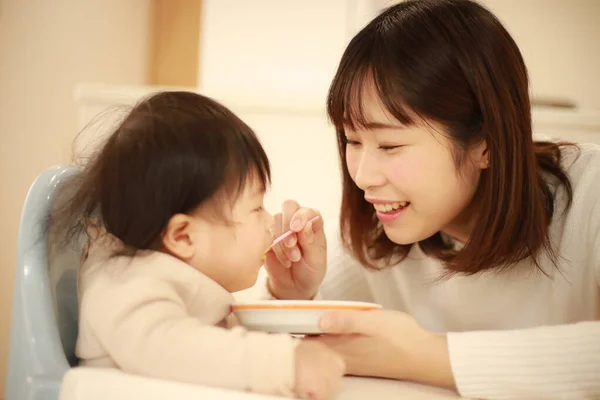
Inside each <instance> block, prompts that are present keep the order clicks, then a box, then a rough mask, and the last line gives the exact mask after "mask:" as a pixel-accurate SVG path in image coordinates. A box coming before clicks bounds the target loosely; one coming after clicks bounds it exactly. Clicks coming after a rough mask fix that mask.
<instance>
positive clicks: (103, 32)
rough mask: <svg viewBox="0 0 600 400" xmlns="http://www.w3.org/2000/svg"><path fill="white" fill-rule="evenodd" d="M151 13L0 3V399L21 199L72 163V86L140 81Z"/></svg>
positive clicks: (118, 2) (141, 2) (132, 3)
mask: <svg viewBox="0 0 600 400" xmlns="http://www.w3.org/2000/svg"><path fill="white" fill-rule="evenodd" d="M149 12H150V1H149V0H126V1H123V0H54V1H46V0H0V52H1V53H0V184H1V186H2V188H1V189H0V205H1V207H0V222H2V229H0V243H2V251H1V252H0V398H2V397H3V395H4V379H5V375H6V373H5V372H6V370H5V365H6V358H7V342H8V326H9V318H10V305H11V302H12V294H13V277H14V265H15V262H16V248H17V243H16V238H17V231H18V222H19V216H20V212H21V207H22V204H23V200H24V198H25V194H26V192H27V190H28V188H29V185H30V184H31V182H32V181H33V179H34V178H35V176H36V175H37V174H38V173H39V172H40V171H41V170H42V169H44V168H46V167H48V166H50V165H53V164H58V163H62V162H67V161H68V160H69V159H70V153H71V144H72V141H73V138H74V136H75V134H76V131H77V118H76V115H77V114H76V113H77V109H76V103H75V102H74V101H73V96H72V91H73V87H74V86H75V85H76V84H77V83H79V82H81V81H95V82H105V83H114V84H126V83H128V84H144V83H146V81H147V80H146V78H147V71H146V64H147V60H148V44H147V39H148V27H149Z"/></svg>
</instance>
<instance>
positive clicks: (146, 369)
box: [82, 278, 297, 396]
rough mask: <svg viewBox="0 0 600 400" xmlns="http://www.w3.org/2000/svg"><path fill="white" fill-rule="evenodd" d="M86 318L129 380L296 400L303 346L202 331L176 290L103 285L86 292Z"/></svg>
mask: <svg viewBox="0 0 600 400" xmlns="http://www.w3.org/2000/svg"><path fill="white" fill-rule="evenodd" d="M113 283H114V282H113ZM146 288H151V290H152V291H151V293H150V292H149V291H148V290H146ZM94 292H95V293H94ZM90 299H94V300H96V301H90ZM99 299H101V301H98V300H99ZM82 317H84V318H85V321H82V323H87V324H88V326H90V327H92V330H93V333H94V334H95V335H96V336H97V339H98V341H99V342H100V343H101V345H102V346H103V347H104V348H105V349H106V351H107V352H108V353H109V355H110V357H111V358H112V359H113V360H114V362H115V363H116V364H117V365H118V366H119V368H121V369H122V370H124V371H126V372H130V373H134V374H139V375H144V376H150V377H155V378H161V379H170V380H176V381H181V382H188V383H196V384H206V385H211V386H220V387H225V388H232V389H238V390H251V391H254V392H262V393H269V394H279V395H288V396H289V395H292V394H293V389H294V384H295V382H294V381H295V364H294V363H295V349H296V346H297V341H295V340H294V339H292V338H291V337H289V336H288V335H269V334H266V333H259V332H248V331H246V330H245V329H243V328H241V327H234V328H233V329H230V330H227V329H223V328H219V327H215V326H210V325H205V324H202V323H201V322H200V321H199V320H198V319H196V318H194V317H190V316H188V315H187V313H186V307H185V304H183V302H182V300H181V298H180V297H179V295H178V293H177V291H176V288H175V287H174V286H173V285H171V284H170V283H169V282H160V283H159V284H158V285H157V282H156V281H153V282H151V284H148V282H144V278H140V279H137V280H135V281H131V282H123V284H117V285H114V284H111V283H109V282H106V281H105V282H97V284H94V286H93V287H90V288H88V291H87V292H86V296H85V298H84V299H83V302H82Z"/></svg>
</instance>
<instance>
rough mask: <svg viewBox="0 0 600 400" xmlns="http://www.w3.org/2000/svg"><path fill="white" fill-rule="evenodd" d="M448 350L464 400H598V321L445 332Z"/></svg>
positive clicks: (599, 377)
mask: <svg viewBox="0 0 600 400" xmlns="http://www.w3.org/2000/svg"><path fill="white" fill-rule="evenodd" d="M448 350H449V355H450V363H451V365H452V371H453V374H454V379H455V381H456V385H457V388H458V391H459V392H460V394H461V395H463V396H466V397H475V398H484V399H500V398H503V399H506V398H513V399H532V398H545V399H551V398H556V399H565V398H598V397H600V322H581V323H577V324H570V325H556V326H543V327H539V328H531V329H522V330H507V331H483V332H462V333H449V334H448Z"/></svg>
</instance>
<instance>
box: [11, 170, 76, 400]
mask: <svg viewBox="0 0 600 400" xmlns="http://www.w3.org/2000/svg"><path fill="white" fill-rule="evenodd" d="M78 173H79V170H78V169H77V168H75V167H71V166H57V167H52V168H49V169H47V170H46V171H44V172H42V173H41V174H40V175H39V176H38V177H37V179H36V180H35V182H34V183H33V185H32V186H31V188H30V189H29V193H28V194H27V197H26V199H25V204H24V207H23V212H22V215H21V224H20V227H19V237H18V250H17V266H16V274H15V287H14V295H13V305H12V319H11V326H10V347H9V356H8V371H7V377H6V378H7V379H6V383H7V386H6V394H5V400H29V399H39V400H56V399H57V398H58V392H59V388H60V382H61V380H62V377H63V375H64V374H65V373H66V372H67V370H68V369H69V368H70V367H71V366H74V365H76V363H77V360H76V358H75V354H74V348H75V340H76V338H77V315H78V305H77V267H78V261H79V251H80V249H79V245H78V244H77V243H75V244H73V245H72V246H68V248H66V249H64V250H63V251H61V252H59V253H57V254H51V251H50V250H51V246H50V245H49V242H50V237H49V234H48V229H47V226H46V225H47V220H48V216H49V213H50V211H51V209H52V206H53V204H54V201H55V199H56V196H57V194H58V189H59V188H60V186H61V185H62V184H63V183H65V182H66V181H68V180H69V179H71V178H73V177H74V176H75V175H76V174H78Z"/></svg>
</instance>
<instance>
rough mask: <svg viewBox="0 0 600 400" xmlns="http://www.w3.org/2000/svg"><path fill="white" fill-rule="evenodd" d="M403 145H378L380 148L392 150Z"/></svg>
mask: <svg viewBox="0 0 600 400" xmlns="http://www.w3.org/2000/svg"><path fill="white" fill-rule="evenodd" d="M400 147H403V146H402V145H388V146H379V148H380V149H381V150H394V149H399V148H400Z"/></svg>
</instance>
